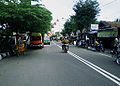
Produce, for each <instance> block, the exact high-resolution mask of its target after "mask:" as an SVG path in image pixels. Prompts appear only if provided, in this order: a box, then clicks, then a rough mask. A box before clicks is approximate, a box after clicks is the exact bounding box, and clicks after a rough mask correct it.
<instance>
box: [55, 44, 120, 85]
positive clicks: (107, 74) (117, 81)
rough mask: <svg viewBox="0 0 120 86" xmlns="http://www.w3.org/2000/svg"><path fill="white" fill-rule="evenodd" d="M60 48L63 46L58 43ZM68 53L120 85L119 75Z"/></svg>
mask: <svg viewBox="0 0 120 86" xmlns="http://www.w3.org/2000/svg"><path fill="white" fill-rule="evenodd" d="M53 43H54V42H53ZM54 44H55V45H57V44H56V43H54ZM57 46H58V47H59V48H61V46H59V45H57ZM68 53H69V54H70V55H71V56H73V57H75V58H76V59H78V60H79V61H81V62H82V63H84V64H86V65H87V66H89V67H90V68H92V69H94V70H95V71H97V72H98V73H100V74H102V75H103V76H105V77H106V78H108V79H110V80H111V81H113V82H114V83H116V84H117V85H118V86H120V78H118V77H117V76H115V75H113V74H111V73H109V72H107V71H105V70H104V69H102V68H100V67H98V66H97V65H95V64H93V63H91V62H89V61H87V60H85V59H83V58H81V57H80V56H78V55H76V54H74V53H72V52H71V51H68Z"/></svg>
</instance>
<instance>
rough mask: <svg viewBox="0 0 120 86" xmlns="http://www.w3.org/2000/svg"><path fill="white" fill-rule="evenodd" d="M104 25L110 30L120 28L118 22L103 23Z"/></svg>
mask: <svg viewBox="0 0 120 86" xmlns="http://www.w3.org/2000/svg"><path fill="white" fill-rule="evenodd" d="M104 24H105V25H108V26H111V27H112V28H115V27H119V28H120V22H106V21H104Z"/></svg>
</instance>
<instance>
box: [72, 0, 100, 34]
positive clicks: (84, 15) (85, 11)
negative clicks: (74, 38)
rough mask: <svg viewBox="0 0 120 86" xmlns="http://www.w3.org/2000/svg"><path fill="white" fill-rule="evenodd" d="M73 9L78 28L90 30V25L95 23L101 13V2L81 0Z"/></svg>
mask: <svg viewBox="0 0 120 86" xmlns="http://www.w3.org/2000/svg"><path fill="white" fill-rule="evenodd" d="M73 10H74V11H75V13H76V14H75V23H76V26H77V29H78V30H80V31H81V32H82V30H83V29H84V28H85V29H86V31H89V29H88V27H89V26H90V24H91V23H95V21H96V16H97V14H98V13H99V11H100V9H99V4H98V2H97V1H96V0H86V1H83V0H79V2H77V4H75V5H74V7H73Z"/></svg>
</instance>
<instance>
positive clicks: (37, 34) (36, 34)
mask: <svg viewBox="0 0 120 86" xmlns="http://www.w3.org/2000/svg"><path fill="white" fill-rule="evenodd" d="M31 36H41V33H32V34H31Z"/></svg>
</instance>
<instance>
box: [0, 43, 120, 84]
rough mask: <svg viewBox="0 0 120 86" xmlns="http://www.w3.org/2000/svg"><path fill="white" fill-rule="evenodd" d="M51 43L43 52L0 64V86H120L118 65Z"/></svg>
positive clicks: (104, 57)
mask: <svg viewBox="0 0 120 86" xmlns="http://www.w3.org/2000/svg"><path fill="white" fill-rule="evenodd" d="M61 45H62V44H61V43H60V42H56V41H53V42H51V45H47V46H45V47H44V48H43V49H31V50H28V51H27V52H26V54H25V55H24V56H22V55H21V56H19V57H17V56H14V57H8V58H5V59H3V60H1V61H0V86H120V65H118V64H116V63H115V62H113V61H112V57H111V56H109V55H105V54H102V53H99V52H93V51H90V50H87V49H83V48H78V47H76V46H74V45H70V50H69V51H68V53H64V52H63V51H62V49H61Z"/></svg>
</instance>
